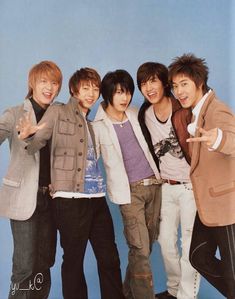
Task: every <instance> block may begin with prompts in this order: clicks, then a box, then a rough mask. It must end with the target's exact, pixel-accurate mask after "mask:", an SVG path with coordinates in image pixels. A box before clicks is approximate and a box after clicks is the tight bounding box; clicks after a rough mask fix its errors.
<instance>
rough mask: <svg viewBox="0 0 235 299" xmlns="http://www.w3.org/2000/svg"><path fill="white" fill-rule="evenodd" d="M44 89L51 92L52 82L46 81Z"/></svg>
mask: <svg viewBox="0 0 235 299" xmlns="http://www.w3.org/2000/svg"><path fill="white" fill-rule="evenodd" d="M46 88H47V89H49V90H51V89H52V82H50V81H47V83H46Z"/></svg>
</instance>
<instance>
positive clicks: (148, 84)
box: [146, 81, 152, 91]
mask: <svg viewBox="0 0 235 299" xmlns="http://www.w3.org/2000/svg"><path fill="white" fill-rule="evenodd" d="M151 88H152V84H151V82H148V81H147V82H146V90H147V91H149V90H150V89H151Z"/></svg>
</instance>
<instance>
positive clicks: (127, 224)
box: [123, 217, 142, 248]
mask: <svg viewBox="0 0 235 299" xmlns="http://www.w3.org/2000/svg"><path fill="white" fill-rule="evenodd" d="M123 222H124V235H125V237H126V240H127V244H128V246H129V247H137V248H142V242H141V237H140V231H139V225H138V222H137V219H136V218H135V217H130V218H123Z"/></svg>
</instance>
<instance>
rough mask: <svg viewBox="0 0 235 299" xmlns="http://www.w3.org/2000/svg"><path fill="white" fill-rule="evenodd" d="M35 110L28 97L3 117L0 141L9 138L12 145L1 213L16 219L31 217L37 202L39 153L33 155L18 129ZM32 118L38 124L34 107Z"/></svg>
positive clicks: (0, 190) (1, 195)
mask: <svg viewBox="0 0 235 299" xmlns="http://www.w3.org/2000/svg"><path fill="white" fill-rule="evenodd" d="M31 109H32V105H31V102H30V101H29V100H28V99H26V100H25V101H24V103H23V104H22V105H19V106H16V107H12V108H9V109H7V110H6V111H5V112H4V113H3V115H1V116H0V144H2V142H4V140H5V139H8V141H9V147H10V163H9V166H8V169H7V173H6V174H5V176H4V178H3V180H2V184H1V187H0V216H3V217H7V218H10V219H16V220H26V219H28V218H30V217H31V216H32V214H33V212H34V210H35V208H36V201H37V190H38V180H39V152H36V153H35V154H34V155H29V154H28V153H27V150H25V146H26V143H25V142H24V141H21V140H19V138H18V132H17V130H16V125H17V124H18V122H19V118H21V117H22V116H23V115H24V113H25V112H27V111H30V110H31ZM32 121H33V122H34V123H35V124H36V117H35V114H34V112H33V110H32Z"/></svg>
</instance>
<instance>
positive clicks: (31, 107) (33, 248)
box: [0, 61, 62, 299]
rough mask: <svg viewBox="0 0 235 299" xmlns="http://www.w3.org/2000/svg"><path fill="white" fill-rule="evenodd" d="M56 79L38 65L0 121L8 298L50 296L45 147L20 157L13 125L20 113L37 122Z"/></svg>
mask: <svg viewBox="0 0 235 299" xmlns="http://www.w3.org/2000/svg"><path fill="white" fill-rule="evenodd" d="M61 83H62V74H61V71H60V69H59V68H58V66H57V65H56V64H54V63H53V62H51V61H42V62H40V63H38V64H36V65H35V66H33V67H32V69H31V70H30V72H29V77H28V94H27V97H26V99H25V101H24V103H23V104H21V105H19V106H16V107H13V108H9V109H7V110H6V111H5V112H4V114H3V115H2V116H1V117H0V142H1V143H2V142H3V141H4V140H5V139H8V140H9V145H10V155H11V157H10V165H9V168H8V170H7V173H6V175H5V177H4V178H3V184H2V186H1V189H0V215H1V216H4V217H8V218H10V219H11V220H10V222H11V230H12V235H13V246H14V253H13V268H12V277H11V280H12V283H11V288H10V293H9V298H15V299H24V298H29V299H35V298H37V299H44V298H47V297H48V295H49V291H50V285H51V281H50V267H51V266H52V265H53V264H54V258H55V248H56V229H55V228H54V225H53V222H52V215H51V198H50V195H49V188H48V187H49V184H50V182H51V180H50V153H49V148H48V146H46V147H45V148H44V149H42V150H41V151H40V152H37V153H35V154H34V155H33V156H30V155H28V153H27V151H25V143H24V142H23V141H21V140H20V139H19V138H18V132H17V129H16V125H17V123H18V122H19V119H20V118H21V117H23V115H24V114H25V113H27V112H28V113H29V112H30V114H31V115H32V119H33V123H34V124H36V123H37V122H39V121H40V119H41V118H42V116H43V114H44V113H45V111H46V109H47V107H48V106H49V105H50V104H51V102H52V101H53V100H54V98H55V97H56V96H57V95H58V93H59V91H60V88H61Z"/></svg>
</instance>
